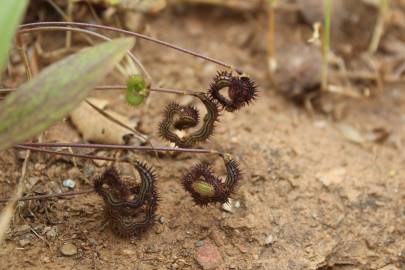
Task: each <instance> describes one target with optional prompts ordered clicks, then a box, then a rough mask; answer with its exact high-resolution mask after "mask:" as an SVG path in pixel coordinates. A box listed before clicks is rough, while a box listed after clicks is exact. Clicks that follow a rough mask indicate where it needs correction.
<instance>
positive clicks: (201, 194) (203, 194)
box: [182, 163, 224, 206]
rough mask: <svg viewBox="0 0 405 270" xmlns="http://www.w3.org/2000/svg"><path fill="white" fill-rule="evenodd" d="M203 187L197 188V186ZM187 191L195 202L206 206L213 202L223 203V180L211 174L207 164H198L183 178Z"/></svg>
mask: <svg viewBox="0 0 405 270" xmlns="http://www.w3.org/2000/svg"><path fill="white" fill-rule="evenodd" d="M199 183H201V185H199V186H196V184H199ZM182 184H183V187H184V189H185V190H186V191H188V192H190V194H191V196H192V197H193V199H194V202H195V203H196V204H198V205H200V206H205V205H207V204H209V203H211V202H223V201H224V198H222V193H223V192H222V187H221V180H220V179H219V178H217V177H215V176H214V175H213V174H212V173H211V169H210V168H209V167H208V165H207V164H205V163H202V164H196V165H194V166H193V168H192V169H191V170H190V171H189V173H187V174H185V175H184V176H183V178H182Z"/></svg>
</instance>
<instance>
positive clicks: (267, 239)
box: [264, 234, 274, 246]
mask: <svg viewBox="0 0 405 270" xmlns="http://www.w3.org/2000/svg"><path fill="white" fill-rule="evenodd" d="M273 243H274V239H273V235H271V234H269V235H268V236H267V237H266V239H265V240H264V244H265V245H266V246H270V245H271V244H273Z"/></svg>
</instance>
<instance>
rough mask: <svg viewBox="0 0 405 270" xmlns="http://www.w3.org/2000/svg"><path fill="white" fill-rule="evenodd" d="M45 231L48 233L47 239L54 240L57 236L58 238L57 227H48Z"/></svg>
mask: <svg viewBox="0 0 405 270" xmlns="http://www.w3.org/2000/svg"><path fill="white" fill-rule="evenodd" d="M45 230H46V231H47V232H46V234H45V235H46V239H48V240H54V239H55V238H56V236H58V228H57V227H55V226H54V227H46V228H45Z"/></svg>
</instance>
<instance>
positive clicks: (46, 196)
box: [0, 188, 95, 203]
mask: <svg viewBox="0 0 405 270" xmlns="http://www.w3.org/2000/svg"><path fill="white" fill-rule="evenodd" d="M92 192H95V190H94V188H92V189H88V190H80V191H70V192H61V193H52V194H44V195H36V196H25V197H21V198H19V199H17V201H19V202H21V201H32V200H46V199H50V198H61V197H70V196H77V195H83V194H89V193H92ZM9 200H10V198H5V199H0V203H6V202H8V201H9Z"/></svg>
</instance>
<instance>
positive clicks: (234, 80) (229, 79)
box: [208, 71, 257, 112]
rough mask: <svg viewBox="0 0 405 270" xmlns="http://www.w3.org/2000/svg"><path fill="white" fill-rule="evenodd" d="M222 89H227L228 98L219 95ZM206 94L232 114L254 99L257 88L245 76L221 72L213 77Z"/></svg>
mask: <svg viewBox="0 0 405 270" xmlns="http://www.w3.org/2000/svg"><path fill="white" fill-rule="evenodd" d="M224 88H228V96H229V98H226V97H225V96H223V95H222V94H221V93H220V92H221V90H222V89H224ZM208 92H209V94H210V96H211V98H212V99H214V100H216V101H218V103H219V104H221V106H222V107H223V108H224V109H225V110H227V111H229V112H233V111H235V110H238V109H240V108H242V107H243V106H245V105H248V104H249V103H250V102H251V101H253V100H254V99H255V98H256V96H257V86H256V84H255V83H254V82H253V81H252V80H251V79H250V78H249V77H247V76H245V75H233V74H232V72H226V71H222V72H218V74H217V75H216V76H215V78H214V79H213V82H212V83H211V84H210V88H209V90H208Z"/></svg>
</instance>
